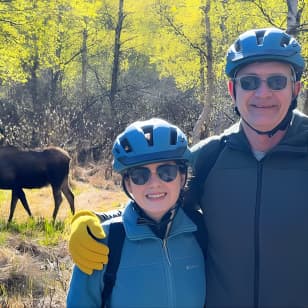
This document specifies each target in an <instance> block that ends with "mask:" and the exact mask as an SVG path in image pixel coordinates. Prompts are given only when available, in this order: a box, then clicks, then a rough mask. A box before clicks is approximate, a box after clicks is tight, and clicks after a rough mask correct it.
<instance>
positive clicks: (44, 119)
mask: <svg viewBox="0 0 308 308" xmlns="http://www.w3.org/2000/svg"><path fill="white" fill-rule="evenodd" d="M262 27H278V28H281V29H284V30H287V32H288V33H290V34H291V35H294V36H295V37H296V38H297V39H298V41H299V42H300V43H301V45H302V50H303V55H304V57H305V59H306V62H307V60H308V35H307V32H308V0H296V1H295V0H288V1H287V0H266V1H262V0H83V1H82V0H31V1H29V0H0V43H1V44H0V144H11V145H15V146H18V147H21V148H26V149H32V148H43V147H46V146H49V145H55V146H60V147H62V148H64V149H66V150H67V151H68V152H69V153H70V155H71V156H72V158H73V162H74V164H73V170H72V175H73V179H74V182H73V190H74V194H75V201H76V209H77V210H79V209H82V208H88V209H91V210H105V209H107V208H108V207H112V208H116V207H117V206H120V205H121V203H122V201H124V200H126V199H127V197H126V196H125V195H124V193H122V192H121V191H120V189H119V178H118V179H117V178H116V176H115V175H113V176H112V178H109V179H107V180H106V178H108V177H110V172H109V171H110V163H111V156H110V154H111V146H112V144H113V140H114V139H115V136H116V135H117V134H118V133H119V132H120V131H122V130H123V129H124V128H125V127H126V126H127V125H128V124H129V123H131V122H133V121H135V120H137V119H147V118H150V117H161V118H164V119H166V120H169V121H171V122H172V123H174V124H176V125H178V126H180V127H181V128H182V129H183V130H184V131H185V133H186V134H187V135H188V136H189V141H190V144H194V143H196V142H197V141H198V140H200V139H201V138H204V137H207V136H210V135H212V134H217V133H221V132H222V131H223V130H224V129H225V128H226V127H228V126H230V125H231V124H232V123H233V122H234V121H236V120H237V118H236V116H235V114H234V112H233V106H232V102H231V99H230V98H229V96H228V93H227V86H226V83H227V79H226V76H225V74H224V66H225V55H226V52H227V49H228V47H229V46H230V45H231V43H232V42H233V41H234V40H235V39H236V38H237V37H238V35H239V34H240V33H242V32H244V31H246V30H248V29H252V28H262ZM299 108H300V109H301V110H302V111H303V112H305V113H307V114H308V74H307V69H306V71H305V72H304V75H303V90H302V92H301V95H300V97H299ZM88 166H91V168H90V169H88ZM102 166H103V168H102ZM107 171H108V172H107ZM104 177H105V179H104ZM85 179H86V182H88V183H85ZM26 194H27V197H28V200H29V203H30V206H31V210H32V212H33V215H34V217H36V219H34V220H25V219H26V218H27V217H26V213H25V211H24V210H23V209H22V208H21V206H20V205H19V206H18V207H17V209H16V216H15V217H16V221H14V222H13V223H12V224H11V225H6V219H7V217H8V204H9V200H10V195H9V192H7V191H0V246H1V249H0V307H1V308H2V307H3V308H7V307H14V308H16V307H17V308H18V307H61V308H62V307H65V296H66V292H67V289H68V284H69V278H70V274H71V268H72V261H71V258H70V256H69V254H68V251H67V236H68V233H69V219H70V217H71V216H70V214H69V213H68V204H67V203H66V201H64V204H63V205H62V206H61V207H60V211H59V221H57V223H56V224H55V225H54V224H52V223H51V222H50V220H48V218H49V217H50V216H51V214H50V213H51V211H52V207H51V206H50V204H51V203H52V198H51V192H50V190H46V189H45V188H44V189H41V190H33V191H31V192H29V191H27V192H26ZM19 210H20V211H19ZM25 217H26V218H25ZM42 217H44V218H42Z"/></svg>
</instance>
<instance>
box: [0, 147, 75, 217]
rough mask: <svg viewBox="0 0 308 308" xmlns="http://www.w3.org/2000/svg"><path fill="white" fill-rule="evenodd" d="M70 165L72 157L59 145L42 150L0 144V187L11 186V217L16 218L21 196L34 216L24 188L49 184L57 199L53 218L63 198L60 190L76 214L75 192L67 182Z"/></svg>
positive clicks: (9, 187) (25, 205) (28, 210)
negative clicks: (15, 213)
mask: <svg viewBox="0 0 308 308" xmlns="http://www.w3.org/2000/svg"><path fill="white" fill-rule="evenodd" d="M69 166H70V157H69V155H68V153H67V152H65V151H64V150H62V149H60V148H56V147H50V148H46V149H44V150H41V151H31V150H29V151H28V150H20V149H18V148H15V147H12V146H7V147H2V148H0V189H10V190H12V199H11V207H10V215H9V219H8V221H9V222H10V221H11V220H12V219H13V215H14V211H15V208H16V204H17V201H18V199H19V200H20V201H21V203H22V205H23V207H24V208H25V210H26V211H27V213H28V214H29V216H32V213H31V211H30V208H29V204H28V202H27V199H26V195H25V193H24V191H23V188H41V187H44V186H47V185H49V184H50V185H51V187H52V192H53V197H54V203H55V208H54V211H53V215H52V217H53V219H54V220H55V219H56V216H57V214H58V210H59V206H60V204H61V202H62V194H61V192H63V194H64V196H65V197H66V199H67V201H68V203H69V205H70V208H71V212H72V213H73V214H74V213H75V206H74V195H73V193H72V191H71V189H70V187H69V182H68V176H69Z"/></svg>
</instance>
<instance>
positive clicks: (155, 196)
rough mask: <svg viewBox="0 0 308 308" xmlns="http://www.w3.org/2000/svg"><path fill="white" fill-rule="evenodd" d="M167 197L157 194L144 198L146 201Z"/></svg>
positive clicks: (164, 194) (163, 194)
mask: <svg viewBox="0 0 308 308" xmlns="http://www.w3.org/2000/svg"><path fill="white" fill-rule="evenodd" d="M166 195H167V193H159V194H147V195H146V197H147V198H148V199H153V200H154V199H161V198H164V197H165V196H166Z"/></svg>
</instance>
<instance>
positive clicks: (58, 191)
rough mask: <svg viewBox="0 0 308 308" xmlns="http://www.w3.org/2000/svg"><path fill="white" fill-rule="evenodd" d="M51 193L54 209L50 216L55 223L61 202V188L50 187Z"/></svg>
mask: <svg viewBox="0 0 308 308" xmlns="http://www.w3.org/2000/svg"><path fill="white" fill-rule="evenodd" d="M52 193H53V198H54V200H55V208H54V211H53V214H52V218H53V220H54V221H55V220H56V217H57V214H58V211H59V207H60V204H61V202H62V195H61V188H60V187H58V186H52Z"/></svg>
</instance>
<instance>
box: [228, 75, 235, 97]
mask: <svg viewBox="0 0 308 308" xmlns="http://www.w3.org/2000/svg"><path fill="white" fill-rule="evenodd" d="M228 92H229V95H230V96H231V98H232V100H233V101H234V102H235V84H234V81H232V80H231V79H229V80H228Z"/></svg>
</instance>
